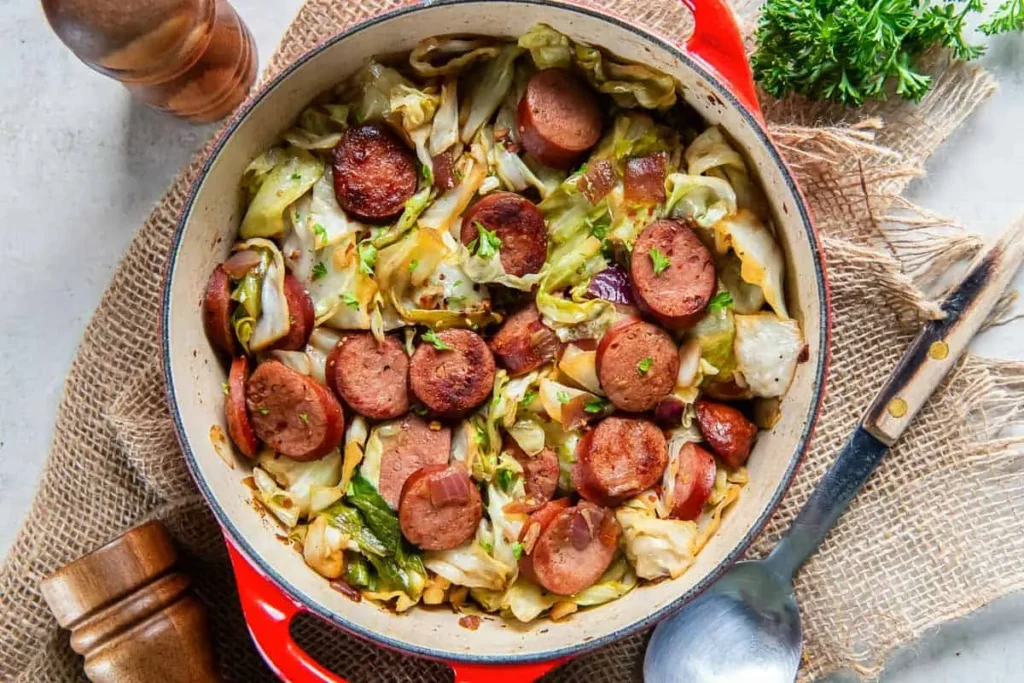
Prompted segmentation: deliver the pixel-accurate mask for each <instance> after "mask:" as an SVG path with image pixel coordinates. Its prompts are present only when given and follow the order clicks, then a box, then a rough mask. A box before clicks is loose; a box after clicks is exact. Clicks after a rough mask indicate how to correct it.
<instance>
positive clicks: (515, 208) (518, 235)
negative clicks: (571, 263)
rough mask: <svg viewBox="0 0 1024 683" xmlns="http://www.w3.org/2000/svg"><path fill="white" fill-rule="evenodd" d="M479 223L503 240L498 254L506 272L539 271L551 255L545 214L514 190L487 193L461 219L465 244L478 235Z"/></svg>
mask: <svg viewBox="0 0 1024 683" xmlns="http://www.w3.org/2000/svg"><path fill="white" fill-rule="evenodd" d="M478 223H479V224H480V225H482V226H484V228H486V229H487V230H489V231H491V232H494V233H495V234H496V235H497V237H498V239H499V240H501V246H500V247H499V249H498V254H499V255H500V256H501V265H502V267H504V269H505V272H506V273H508V274H509V275H514V276H516V277H523V276H524V275H529V274H530V273H536V272H539V271H540V268H541V266H543V265H544V260H545V259H547V257H548V233H547V228H545V227H544V215H543V214H542V213H541V212H540V209H538V208H537V206H536V205H535V204H534V203H533V202H531V201H530V200H529V199H527V198H526V197H523V196H522V195H518V194H516V193H515V192H495V193H494V194H489V195H487V196H486V197H484V198H483V199H481V200H480V201H478V202H477V203H476V204H474V205H473V206H471V207H470V208H469V211H467V212H466V215H465V217H464V218H463V219H462V243H463V244H465V245H469V244H471V243H472V242H473V240H476V239H478V238H479V236H480V231H479V230H478V229H477V224H478Z"/></svg>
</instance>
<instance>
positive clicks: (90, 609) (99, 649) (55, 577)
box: [40, 522, 219, 683]
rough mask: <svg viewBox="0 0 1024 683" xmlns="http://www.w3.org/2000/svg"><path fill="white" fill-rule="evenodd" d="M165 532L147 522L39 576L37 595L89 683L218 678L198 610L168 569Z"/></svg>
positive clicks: (185, 584) (173, 556) (170, 553)
mask: <svg viewBox="0 0 1024 683" xmlns="http://www.w3.org/2000/svg"><path fill="white" fill-rule="evenodd" d="M177 560H178V554H177V552H176V551H175V549H174V545H173V544H172V543H171V539H170V537H169V536H168V534H167V531H166V529H164V527H163V525H162V524H160V523H159V522H148V523H146V524H143V525H142V526H139V527H136V528H134V529H132V530H131V531H128V532H127V533H125V534H124V535H122V536H119V537H118V538H115V539H114V540H113V541H111V542H110V543H107V544H106V545H104V546H103V547H101V548H99V549H98V550H95V551H93V552H92V553H89V554H88V555H85V556H84V557H81V558H79V559H77V560H75V561H74V562H72V563H71V564H68V565H66V566H64V567H62V568H61V569H58V570H57V571H56V572H54V573H53V574H51V575H50V576H48V577H46V578H45V579H43V580H42V581H41V582H40V589H41V590H42V593H43V598H44V599H45V600H46V604H47V605H49V607H50V611H51V612H53V614H54V616H55V617H57V622H58V623H59V624H60V625H61V626H63V627H64V628H67V629H70V630H71V647H72V648H73V649H74V650H75V652H78V653H79V654H81V655H84V656H85V674H86V676H88V677H89V680H91V681H93V682H94V683H153V682H154V681H158V682H159V683H204V682H206V681H217V680H219V678H218V676H217V673H216V670H215V667H214V661H213V653H212V651H211V649H210V642H209V636H208V631H207V626H206V608H205V607H204V606H203V604H202V603H201V602H199V600H198V599H196V597H195V596H193V595H192V593H191V592H190V590H189V588H190V586H191V582H190V581H189V579H188V577H187V576H185V575H184V574H182V573H180V572H176V571H174V565H175V563H176V562H177Z"/></svg>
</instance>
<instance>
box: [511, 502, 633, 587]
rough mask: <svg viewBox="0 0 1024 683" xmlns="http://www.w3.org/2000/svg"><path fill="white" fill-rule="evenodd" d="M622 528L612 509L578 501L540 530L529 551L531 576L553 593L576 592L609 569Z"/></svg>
mask: <svg viewBox="0 0 1024 683" xmlns="http://www.w3.org/2000/svg"><path fill="white" fill-rule="evenodd" d="M621 531H622V528H621V527H620V526H619V523H618V522H617V521H616V519H615V515H614V514H613V513H612V511H611V510H608V509H606V508H602V507H599V506H597V505H594V504H592V503H588V502H586V501H580V503H579V504H578V505H577V506H576V507H572V508H567V509H565V510H562V511H561V512H559V513H558V515H556V516H555V518H554V519H552V520H551V522H550V523H549V524H548V525H547V526H546V527H545V528H544V530H543V531H542V532H541V533H540V536H539V537H538V538H537V542H536V544H534V546H533V552H532V553H531V554H530V560H531V562H532V564H533V575H534V576H535V577H536V578H537V582H538V583H539V584H540V585H541V586H543V587H544V588H546V589H547V590H549V591H551V592H552V593H555V594H556V595H574V594H576V593H579V592H580V591H581V590H583V589H584V588H589V587H590V586H593V585H594V584H595V583H597V580H598V579H599V578H601V575H602V574H604V572H605V570H607V569H608V566H609V565H610V564H611V563H612V558H614V557H615V551H616V550H617V549H618V540H619V533H620V532H621Z"/></svg>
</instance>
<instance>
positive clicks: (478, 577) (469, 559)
mask: <svg viewBox="0 0 1024 683" xmlns="http://www.w3.org/2000/svg"><path fill="white" fill-rule="evenodd" d="M423 565H424V566H425V567H426V568H427V569H429V570H430V571H432V572H434V573H435V574H437V575H438V576H442V577H444V578H446V579H448V580H449V581H451V582H452V583H453V584H455V585H457V586H469V587H470V588H487V589H490V590H504V588H505V584H506V582H507V580H508V577H509V573H510V571H511V568H510V567H508V566H507V565H505V564H503V563H502V562H499V561H497V560H496V559H494V558H493V557H491V556H490V555H488V554H487V552H486V551H485V550H484V549H483V548H481V547H480V544H479V543H477V542H476V541H475V540H470V541H469V542H467V543H464V544H463V545H461V546H459V547H458V548H454V549H452V550H440V551H431V552H428V553H426V555H424V557H423Z"/></svg>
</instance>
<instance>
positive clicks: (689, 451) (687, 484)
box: [672, 443, 718, 520]
mask: <svg viewBox="0 0 1024 683" xmlns="http://www.w3.org/2000/svg"><path fill="white" fill-rule="evenodd" d="M717 469H718V468H717V467H716V466H715V457H714V456H713V455H711V454H710V453H708V452H707V451H706V450H704V449H703V448H701V447H700V446H698V445H697V444H693V443H688V444H685V445H684V446H683V447H682V448H680V449H679V470H678V471H677V472H676V482H675V484H676V487H675V491H673V495H672V516H673V517H675V518H676V519H685V520H694V519H697V518H698V517H700V513H701V512H703V511H704V504H705V503H707V502H708V498H710V497H711V491H712V490H714V488H715V474H716V472H717Z"/></svg>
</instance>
